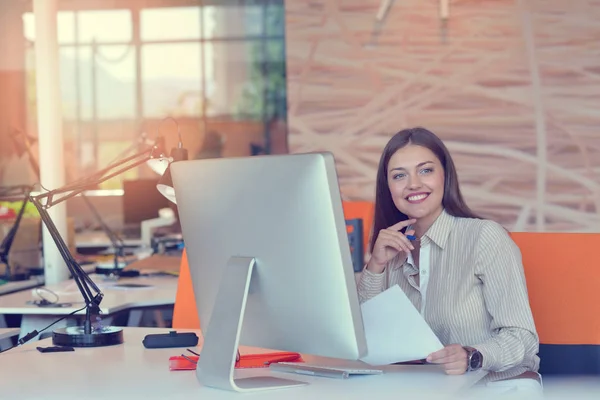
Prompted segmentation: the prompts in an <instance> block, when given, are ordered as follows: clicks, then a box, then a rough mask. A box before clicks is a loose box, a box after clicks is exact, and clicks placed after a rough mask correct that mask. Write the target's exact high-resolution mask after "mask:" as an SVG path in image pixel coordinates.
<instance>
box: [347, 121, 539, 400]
mask: <svg viewBox="0 0 600 400" xmlns="http://www.w3.org/2000/svg"><path fill="white" fill-rule="evenodd" d="M375 202H376V204H375V221H374V229H373V238H372V241H371V259H370V260H369V262H368V263H367V265H366V267H365V269H364V271H363V274H362V276H361V279H360V282H359V287H358V291H359V296H360V299H361V301H362V302H364V301H367V300H368V299H370V298H372V297H374V296H376V295H377V294H379V293H381V292H382V291H384V290H386V289H388V288H389V287H391V286H394V285H398V286H399V287H400V288H401V289H402V290H403V291H404V293H405V294H406V295H407V297H408V298H409V299H410V300H411V302H412V303H413V305H414V306H415V308H417V309H418V310H420V312H421V314H422V315H423V317H424V319H425V320H426V321H427V323H428V324H429V325H430V327H431V329H432V330H433V331H434V332H435V333H436V335H437V336H438V338H439V339H440V341H441V342H442V343H443V344H444V346H445V348H444V349H442V350H440V351H439V352H436V353H433V354H430V355H429V357H427V361H428V362H431V363H435V364H440V365H441V366H442V367H443V368H444V370H445V371H446V373H448V374H463V373H465V372H468V371H473V370H478V369H485V370H487V371H489V372H490V374H488V376H487V378H486V381H487V382H488V383H490V384H491V382H496V381H500V380H503V381H506V380H507V379H508V380H509V381H508V382H504V384H503V385H502V388H503V389H504V388H508V389H507V390H510V389H512V388H516V389H517V390H521V391H522V390H531V388H532V387H533V388H534V391H535V392H536V393H534V395H535V394H539V393H541V385H540V384H539V382H540V376H539V374H537V371H538V368H539V361H540V360H539V358H538V356H537V353H538V347H539V338H538V335H537V332H536V329H535V325H534V321H533V317H532V313H531V309H530V307H529V301H528V297H527V287H526V282H525V275H524V273H523V265H522V263H521V254H520V251H519V249H518V247H517V246H516V244H515V243H514V242H513V241H512V240H511V238H510V237H509V235H508V232H507V231H506V230H505V229H504V228H503V227H502V226H501V225H499V224H497V223H496V222H494V221H490V220H484V219H482V218H479V217H478V216H477V215H475V214H474V213H473V212H472V211H471V210H470V209H469V207H468V206H467V205H466V203H465V201H464V200H463V197H462V194H461V192H460V188H459V185H458V176H457V173H456V168H455V167H454V162H453V161H452V157H451V155H450V153H449V151H448V150H447V148H446V146H445V145H444V143H443V142H442V141H441V140H440V139H439V138H438V137H437V136H436V135H435V134H433V133H432V132H430V131H428V130H427V129H424V128H413V129H406V130H403V131H400V132H398V133H397V134H396V135H394V136H393V137H392V138H391V139H390V140H389V142H388V144H387V145H386V147H385V149H384V150H383V154H382V155H381V159H380V163H379V170H378V173H377V188H376V199H375ZM413 235H415V236H416V239H417V240H411V239H413V238H411V237H410V236H413ZM517 377H518V378H519V379H515V378H517ZM522 378H532V379H522ZM532 380H533V383H534V384H533V385H532ZM525 382H526V383H525ZM528 394H530V393H529V392H528Z"/></svg>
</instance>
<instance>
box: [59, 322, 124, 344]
mask: <svg viewBox="0 0 600 400" xmlns="http://www.w3.org/2000/svg"><path fill="white" fill-rule="evenodd" d="M121 343H123V329H121V328H117V327H115V326H107V327H103V328H102V329H101V330H94V331H92V333H84V329H83V326H69V327H67V328H58V329H55V330H54V332H52V344H54V345H55V346H71V347H101V346H114V345H116V344H121Z"/></svg>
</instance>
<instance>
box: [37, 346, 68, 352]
mask: <svg viewBox="0 0 600 400" xmlns="http://www.w3.org/2000/svg"><path fill="white" fill-rule="evenodd" d="M36 349H38V351H39V352H40V353H60V352H62V351H75V349H74V348H73V347H71V346H48V347H39V346H38V347H36Z"/></svg>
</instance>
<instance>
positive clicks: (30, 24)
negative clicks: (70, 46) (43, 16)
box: [23, 11, 75, 44]
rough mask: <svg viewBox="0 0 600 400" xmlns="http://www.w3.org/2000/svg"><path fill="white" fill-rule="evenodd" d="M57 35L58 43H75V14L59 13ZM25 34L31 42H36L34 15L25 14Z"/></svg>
mask: <svg viewBox="0 0 600 400" xmlns="http://www.w3.org/2000/svg"><path fill="white" fill-rule="evenodd" d="M56 30H57V32H56V35H57V37H58V43H60V44H62V43H73V42H74V41H75V13H73V11H59V12H58V13H57V17H56ZM23 31H24V32H23V33H24V35H25V38H27V39H28V40H30V41H34V40H35V17H34V15H33V13H29V12H28V13H25V14H23Z"/></svg>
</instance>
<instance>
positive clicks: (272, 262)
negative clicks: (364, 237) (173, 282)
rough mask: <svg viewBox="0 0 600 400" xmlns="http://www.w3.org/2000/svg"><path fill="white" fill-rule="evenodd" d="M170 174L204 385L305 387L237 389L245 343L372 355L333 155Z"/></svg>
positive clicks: (210, 163)
mask: <svg viewBox="0 0 600 400" xmlns="http://www.w3.org/2000/svg"><path fill="white" fill-rule="evenodd" d="M171 174H172V178H173V184H174V189H175V196H176V198H177V205H178V210H179V217H180V220H181V227H182V232H183V239H184V241H185V246H186V252H187V257H188V263H189V267H190V273H191V278H192V284H193V288H194V295H195V299H196V306H197V309H198V314H199V317H200V323H201V328H202V331H203V333H204V344H203V347H202V351H201V356H200V359H199V361H198V367H197V370H196V374H197V377H198V380H199V381H200V382H201V383H202V384H204V385H206V386H213V387H218V388H222V389H229V390H236V391H247V390H258V389H265V388H276V387H282V386H292V385H296V384H299V382H294V381H289V380H283V379H278V378H274V377H271V376H263V377H258V378H246V379H234V377H233V368H234V364H235V357H236V353H237V348H238V345H239V344H243V345H248V346H256V347H262V348H268V349H277V350H285V351H295V352H299V353H303V354H313V355H318V356H323V357H334V358H342V359H351V360H357V359H359V358H361V357H362V356H363V355H364V354H365V353H366V347H367V346H366V339H365V334H364V329H363V323H362V314H361V309H360V305H359V300H358V294H357V289H356V281H355V277H354V270H353V266H352V258H351V255H350V247H349V245H348V236H347V232H346V224H345V219H344V214H343V210H342V199H341V196H340V191H339V187H338V180H337V174H336V170H335V162H334V158H333V156H332V155H331V154H329V153H311V154H293V155H271V156H257V157H243V158H220V159H207V160H190V161H179V162H175V163H172V164H171ZM242 320H243V321H242ZM302 384H304V383H302Z"/></svg>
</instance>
